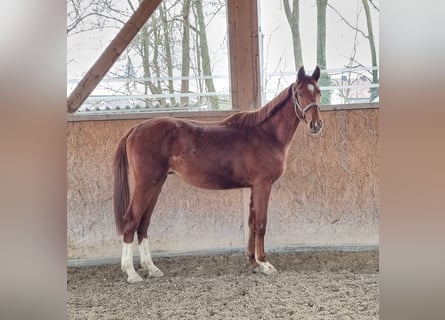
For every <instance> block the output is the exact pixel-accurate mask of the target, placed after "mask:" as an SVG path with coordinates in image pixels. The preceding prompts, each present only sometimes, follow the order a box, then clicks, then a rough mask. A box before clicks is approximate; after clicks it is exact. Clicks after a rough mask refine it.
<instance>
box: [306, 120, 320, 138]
mask: <svg viewBox="0 0 445 320" xmlns="http://www.w3.org/2000/svg"><path fill="white" fill-rule="evenodd" d="M322 129H323V120H315V121H311V122H310V123H309V133H310V134H312V135H317V134H320V132H321V130H322Z"/></svg>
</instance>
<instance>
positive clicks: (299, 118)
mask: <svg viewBox="0 0 445 320" xmlns="http://www.w3.org/2000/svg"><path fill="white" fill-rule="evenodd" d="M295 86H296V85H295V84H294V85H292V99H293V101H294V110H295V115H296V116H297V118H298V120H300V121H303V122H304V123H307V120H306V112H307V111H308V110H309V109H310V108H312V107H317V109H318V111H320V106H319V105H318V103H316V102H311V103H309V104H308V105H307V106H306V107H304V108H302V107H301V105H300V103H299V102H298V99H297V98H296V97H295ZM297 108H298V110H300V113H301V116H300V115H299V114H298V112H297Z"/></svg>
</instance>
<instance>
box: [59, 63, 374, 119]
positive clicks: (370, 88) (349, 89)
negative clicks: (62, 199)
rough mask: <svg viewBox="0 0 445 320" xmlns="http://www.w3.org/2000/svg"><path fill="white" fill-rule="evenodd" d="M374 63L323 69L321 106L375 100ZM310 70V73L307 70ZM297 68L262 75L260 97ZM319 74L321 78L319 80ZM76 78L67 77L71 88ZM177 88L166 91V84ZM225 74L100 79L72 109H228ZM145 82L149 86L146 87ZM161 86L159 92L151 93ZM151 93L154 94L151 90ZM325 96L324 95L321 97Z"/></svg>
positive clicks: (287, 81)
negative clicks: (208, 86) (211, 88)
mask: <svg viewBox="0 0 445 320" xmlns="http://www.w3.org/2000/svg"><path fill="white" fill-rule="evenodd" d="M373 71H378V68H377V67H374V68H373V67H356V68H337V69H328V70H322V77H321V79H320V89H321V91H322V98H325V100H324V101H323V100H322V103H324V104H333V105H341V104H353V103H372V102H377V101H378V89H379V84H378V83H373V81H372V72H373ZM307 72H308V73H309V72H310V71H309V70H307ZM296 76H297V72H295V71H289V72H275V73H264V74H263V77H262V100H263V102H266V101H268V100H270V99H272V98H273V97H274V96H276V95H277V94H278V93H279V92H280V91H281V90H283V89H284V88H285V87H287V86H288V85H289V84H290V83H292V82H294V81H295V79H296ZM323 77H324V79H323ZM210 78H211V79H212V80H213V81H214V84H215V88H216V91H215V92H206V91H205V90H204V89H203V88H205V84H204V81H205V80H206V79H210ZM183 80H187V81H189V86H190V89H189V92H186V93H184V92H179V91H177V90H180V88H181V82H182V81H183ZM78 82H79V80H76V79H71V80H68V81H67V91H68V93H69V92H71V91H72V90H73V89H74V87H75V85H76V84H77V83H78ZM171 83H173V87H174V88H177V89H175V90H174V91H173V92H169V90H168V87H169V84H170V85H171ZM229 83H230V80H229V76H228V75H214V76H197V77H181V76H174V77H153V78H133V77H115V78H105V79H103V80H102V81H101V83H100V84H99V86H98V87H97V88H96V89H95V90H94V91H93V93H92V94H91V95H90V96H89V97H88V99H87V100H86V101H85V103H84V104H83V105H82V106H81V107H80V108H79V110H78V111H77V113H128V112H141V111H143V112H158V111H162V112H166V111H168V112H170V111H171V112H174V111H209V110H231V109H232V107H231V101H230V88H229ZM150 86H151V89H152V90H150ZM160 87H162V88H163V89H162V90H160V91H162V92H156V91H155V90H158V89H157V88H160ZM151 92H154V93H151ZM326 97H328V98H327V99H326Z"/></svg>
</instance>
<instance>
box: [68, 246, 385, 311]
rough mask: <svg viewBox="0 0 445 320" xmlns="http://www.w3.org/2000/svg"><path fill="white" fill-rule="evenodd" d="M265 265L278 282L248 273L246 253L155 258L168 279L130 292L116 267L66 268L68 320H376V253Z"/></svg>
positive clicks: (274, 258) (275, 256)
mask: <svg viewBox="0 0 445 320" xmlns="http://www.w3.org/2000/svg"><path fill="white" fill-rule="evenodd" d="M268 258H269V261H270V262H271V263H272V264H273V265H274V266H275V267H276V268H277V269H278V270H279V272H278V273H276V274H275V275H273V276H264V275H261V274H254V273H252V272H250V269H249V266H248V263H247V260H246V258H245V257H244V256H243V255H242V254H224V255H216V256H205V257H191V256H186V257H169V258H155V259H154V262H155V264H156V265H157V266H158V267H159V268H160V269H161V270H162V271H163V272H164V274H165V276H164V277H162V278H148V273H147V272H145V271H143V270H139V273H140V275H141V276H143V277H144V278H145V281H144V282H142V283H137V284H132V285H130V284H127V283H126V276H125V275H124V273H123V272H122V271H121V270H120V266H119V265H102V266H94V267H77V268H68V270H67V273H68V274H67V290H68V302H67V314H68V318H69V319H132V320H133V319H378V312H379V289H378V280H379V274H378V271H379V270H378V268H379V264H378V252H376V251H370V252H355V253H353V252H300V253H270V254H269V255H268ZM135 266H136V269H137V270H138V269H139V265H138V264H136V265H135Z"/></svg>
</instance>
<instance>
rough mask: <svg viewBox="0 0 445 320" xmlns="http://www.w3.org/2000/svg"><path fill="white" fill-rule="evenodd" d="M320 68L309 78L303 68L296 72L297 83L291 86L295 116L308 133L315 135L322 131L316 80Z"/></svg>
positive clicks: (318, 89) (318, 91)
mask: <svg viewBox="0 0 445 320" xmlns="http://www.w3.org/2000/svg"><path fill="white" fill-rule="evenodd" d="M319 78H320V68H319V67H318V66H317V67H315V70H314V72H313V73H312V75H311V76H308V75H306V72H305V71H304V67H300V69H299V70H298V76H297V82H296V83H295V84H294V85H293V86H292V96H293V103H294V109H295V115H296V116H297V118H298V119H299V120H300V121H303V122H305V123H307V124H308V126H309V133H310V134H312V135H317V134H319V133H320V132H321V130H322V129H323V120H321V114H320V94H321V93H320V88H319V86H318V79H319Z"/></svg>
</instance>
